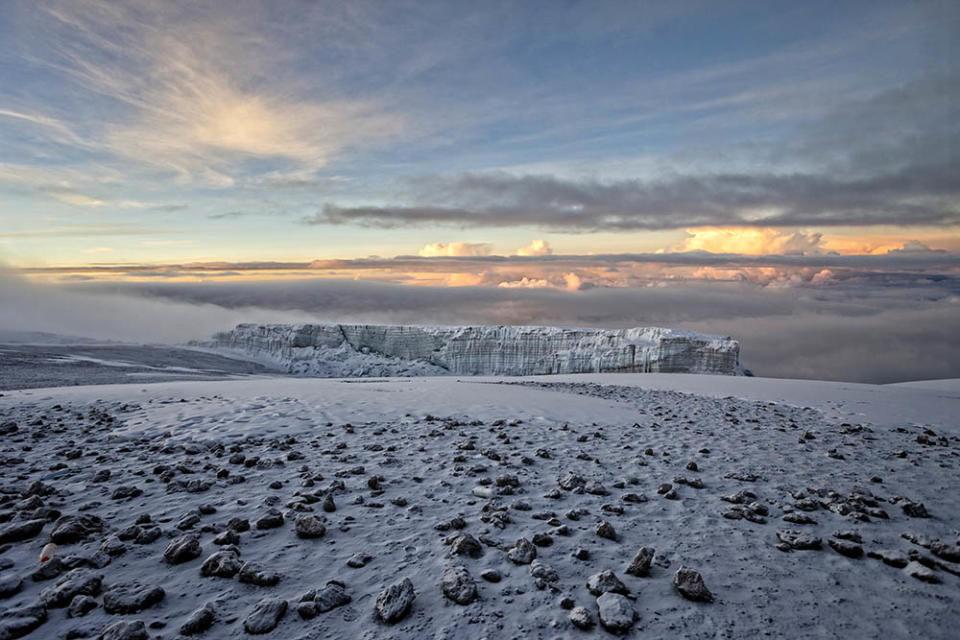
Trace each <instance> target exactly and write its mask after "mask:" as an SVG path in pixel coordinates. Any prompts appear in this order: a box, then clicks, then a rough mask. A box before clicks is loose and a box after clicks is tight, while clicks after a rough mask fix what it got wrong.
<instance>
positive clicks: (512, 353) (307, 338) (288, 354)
mask: <svg viewBox="0 0 960 640" xmlns="http://www.w3.org/2000/svg"><path fill="white" fill-rule="evenodd" d="M191 344H192V346H194V347H199V348H204V349H211V350H214V351H217V352H219V353H228V354H232V355H234V356H239V357H243V358H246V359H251V360H255V361H257V362H260V363H263V364H266V365H268V366H272V367H274V368H276V369H279V370H282V371H285V372H287V373H292V374H295V375H304V376H318V377H353V376H404V375H491V376H493V375H503V376H525V375H540V374H558V373H617V372H620V373H631V372H673V373H715V374H726V375H738V374H740V373H741V372H742V369H741V368H740V362H739V354H740V343H739V342H737V341H736V340H733V339H732V338H729V337H724V336H714V335H704V334H698V333H691V332H689V331H678V330H674V329H661V328H656V327H652V328H634V329H570V328H558V327H513V326H477V327H436V326H423V327H421V326H387V325H367V324H296V325H287V324H240V325H237V327H236V328H234V329H233V330H231V331H225V332H222V333H217V334H215V335H214V336H213V337H212V338H211V339H210V340H205V341H199V342H194V343H191Z"/></svg>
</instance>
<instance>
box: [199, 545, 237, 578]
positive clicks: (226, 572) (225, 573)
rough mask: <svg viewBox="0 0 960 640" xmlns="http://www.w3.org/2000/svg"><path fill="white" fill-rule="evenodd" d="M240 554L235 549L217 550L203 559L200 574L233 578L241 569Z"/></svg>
mask: <svg viewBox="0 0 960 640" xmlns="http://www.w3.org/2000/svg"><path fill="white" fill-rule="evenodd" d="M240 565H241V562H240V556H239V555H238V554H237V552H236V550H235V549H225V550H223V551H217V552H216V553H214V554H213V555H211V556H209V557H208V558H207V559H206V560H204V561H203V564H202V565H201V566H200V575H202V576H204V577H210V576H216V577H218V578H232V577H233V576H235V575H237V572H238V571H240Z"/></svg>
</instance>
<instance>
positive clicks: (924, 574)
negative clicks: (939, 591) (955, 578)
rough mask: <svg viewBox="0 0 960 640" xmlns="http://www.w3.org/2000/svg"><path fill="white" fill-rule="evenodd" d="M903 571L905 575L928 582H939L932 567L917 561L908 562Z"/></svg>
mask: <svg viewBox="0 0 960 640" xmlns="http://www.w3.org/2000/svg"><path fill="white" fill-rule="evenodd" d="M903 571H904V573H906V574H907V575H909V576H911V577H913V578H916V579H917V580H921V581H923V582H929V583H930V584H939V583H940V577H939V576H938V575H937V574H935V573H934V572H933V570H932V569H929V568H927V567H925V566H923V565H922V564H920V563H919V562H917V561H913V562H910V563H908V564H907V566H906V567H904V569H903Z"/></svg>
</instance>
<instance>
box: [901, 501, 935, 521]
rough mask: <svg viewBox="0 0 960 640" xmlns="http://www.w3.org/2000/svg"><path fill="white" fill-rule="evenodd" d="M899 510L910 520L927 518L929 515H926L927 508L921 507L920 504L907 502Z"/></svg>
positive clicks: (921, 504)
mask: <svg viewBox="0 0 960 640" xmlns="http://www.w3.org/2000/svg"><path fill="white" fill-rule="evenodd" d="M900 508H901V509H903V512H904V513H905V514H906V515H908V516H910V517H911V518H929V517H930V514H929V513H927V508H926V507H925V506H923V503H922V502H911V501H909V500H907V501H905V502H904V503H903V504H902V505H900Z"/></svg>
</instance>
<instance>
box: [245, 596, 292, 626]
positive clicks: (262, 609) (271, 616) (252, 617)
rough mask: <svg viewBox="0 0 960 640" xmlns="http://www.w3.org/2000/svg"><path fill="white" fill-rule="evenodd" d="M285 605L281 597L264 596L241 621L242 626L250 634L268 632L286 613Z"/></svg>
mask: <svg viewBox="0 0 960 640" xmlns="http://www.w3.org/2000/svg"><path fill="white" fill-rule="evenodd" d="M287 606H288V605H287V601H286V600H284V599H283V598H264V599H263V600H261V601H260V602H258V603H257V604H256V605H254V607H253V610H252V611H251V612H250V613H249V614H248V615H247V618H246V619H245V620H244V621H243V628H244V629H245V630H246V632H247V633H251V634H261V633H270V632H271V631H273V630H274V629H275V628H276V627H277V625H278V624H280V621H281V620H282V619H283V616H285V615H287Z"/></svg>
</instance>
